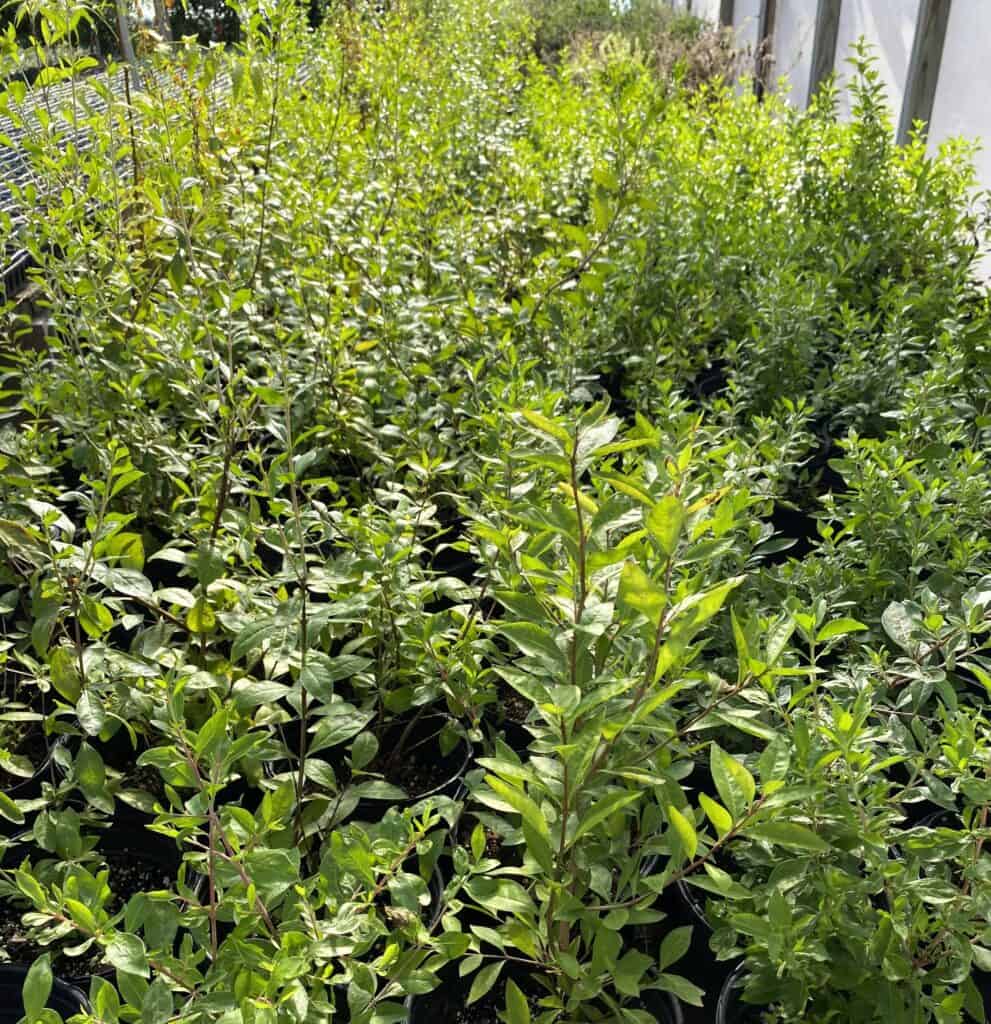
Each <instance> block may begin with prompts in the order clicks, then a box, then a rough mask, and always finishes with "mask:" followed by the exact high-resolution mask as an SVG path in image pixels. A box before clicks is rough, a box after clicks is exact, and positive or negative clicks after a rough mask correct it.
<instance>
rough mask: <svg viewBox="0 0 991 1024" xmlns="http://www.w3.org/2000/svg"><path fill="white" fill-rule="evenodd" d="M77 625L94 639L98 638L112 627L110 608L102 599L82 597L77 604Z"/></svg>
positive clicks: (112, 620)
mask: <svg viewBox="0 0 991 1024" xmlns="http://www.w3.org/2000/svg"><path fill="white" fill-rule="evenodd" d="M79 625H80V626H82V627H83V629H84V630H85V631H86V634H87V635H88V636H90V637H92V638H93V639H94V640H99V639H100V637H102V636H103V635H104V633H107V632H109V631H110V630H111V629H113V625H114V617H113V614H112V613H111V611H110V609H109V608H108V607H107V606H106V605H105V604H103V602H102V601H95V600H94V599H93V598H92V597H83V599H82V601H81V602H80V605H79Z"/></svg>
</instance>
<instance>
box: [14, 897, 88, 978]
mask: <svg viewBox="0 0 991 1024" xmlns="http://www.w3.org/2000/svg"><path fill="white" fill-rule="evenodd" d="M30 909H31V908H30V907H29V906H28V905H27V904H22V903H15V902H13V901H11V900H0V956H2V957H3V958H4V959H5V960H7V961H8V962H10V963H15V964H32V963H34V961H35V960H36V959H37V958H38V957H39V956H41V955H42V954H43V953H51V954H52V970H53V972H54V973H55V974H57V975H59V976H60V977H63V978H66V979H68V980H70V981H77V980H79V979H81V978H86V977H88V976H89V975H91V974H96V973H97V972H99V970H100V969H101V965H102V962H103V953H102V951H101V950H100V948H99V946H93V947H91V948H90V949H88V950H87V951H86V952H85V953H84V954H83V955H82V956H75V957H69V956H65V955H64V954H63V953H61V952H60V951H59V950H58V948H57V947H55V948H53V947H51V946H42V945H40V944H39V943H37V942H35V941H33V940H32V939H31V938H30V936H29V934H28V929H27V928H26V927H25V926H24V924H22V922H21V916H22V915H23V914H25V913H27V912H28V911H29V910H30ZM77 939H78V936H76V939H73V940H71V941H72V942H73V943H75V941H76V940H77Z"/></svg>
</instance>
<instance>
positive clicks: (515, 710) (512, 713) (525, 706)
mask: <svg viewBox="0 0 991 1024" xmlns="http://www.w3.org/2000/svg"><path fill="white" fill-rule="evenodd" d="M498 692H499V702H498V704H497V705H496V706H497V707H499V708H501V709H502V717H503V718H504V719H506V720H507V721H510V722H515V723H516V724H517V725H523V723H524V722H526V720H527V715H529V714H530V702H529V701H528V700H527V699H526V698H525V697H523V696H521V695H520V694H518V693H517V692H516V691H515V690H514V689H513V688H512V687H511V686H507V685H506V684H505V683H499V686H498Z"/></svg>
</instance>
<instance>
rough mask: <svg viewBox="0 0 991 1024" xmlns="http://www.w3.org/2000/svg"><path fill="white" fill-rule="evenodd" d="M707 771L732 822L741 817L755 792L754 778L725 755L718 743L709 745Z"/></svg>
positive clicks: (743, 766)
mask: <svg viewBox="0 0 991 1024" xmlns="http://www.w3.org/2000/svg"><path fill="white" fill-rule="evenodd" d="M709 769H710V771H711V772H712V781H713V782H715V784H716V789H717V791H718V792H719V798H720V799H721V800H722V802H723V804H724V805H725V806H726V807H727V808H729V812H730V814H732V815H733V820H734V821H738V820H739V819H740V818H742V817H743V815H744V813H745V811H746V810H747V808H748V807H749V806H750V804H751V802H752V801H753V799H754V795H755V794H756V792H757V784H756V783H755V782H754V777H753V776H752V775H751V774H750V772H749V771H748V770H747V768H746V766H745V765H742V764H741V763H740V762H739V761H737V759H736V758H735V757H733V756H732V755H731V754H727V753H726V751H725V750H723V748H722V747H720V746H719V744H718V743H715V742H713V743H711V744H710V745H709Z"/></svg>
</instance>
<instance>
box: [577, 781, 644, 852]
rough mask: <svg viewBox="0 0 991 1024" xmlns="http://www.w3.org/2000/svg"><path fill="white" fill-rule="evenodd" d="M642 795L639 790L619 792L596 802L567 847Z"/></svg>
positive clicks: (579, 824)
mask: <svg viewBox="0 0 991 1024" xmlns="http://www.w3.org/2000/svg"><path fill="white" fill-rule="evenodd" d="M642 795H643V794H642V793H641V792H640V791H639V790H636V791H634V792H627V791H621V792H619V793H613V794H612V796H607V797H606V798H605V799H603V800H597V801H596V802H595V806H594V807H593V808H592V810H591V811H590V812H589V813H588V814H586V815H585V817H584V818H583V819H582V820H581V821H580V822H579V823H578V828H576V829H575V835H574V838H573V839H572V841H571V843H570V844H569V845H573V844H574V843H577V842H578V840H579V839H581V837H582V836H583V835H585V834H586V833H588V832H591V831H593V830H594V829H595V828H596V827H597V826H599V825H600V824H602V822H604V821H605V820H606V819H607V818H610V817H612V815H614V814H615V813H616V812H617V811H618V810H620V808H622V807H626V806H627V805H628V804H632V803H633V802H634V801H636V800H639V799H640V797H641V796H642Z"/></svg>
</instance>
